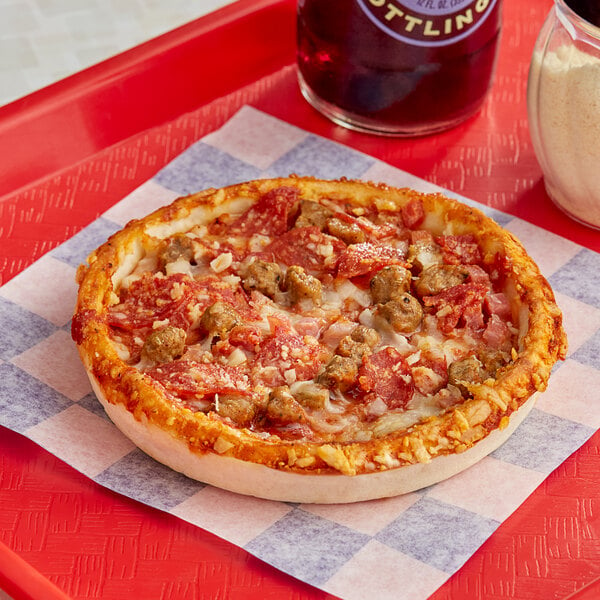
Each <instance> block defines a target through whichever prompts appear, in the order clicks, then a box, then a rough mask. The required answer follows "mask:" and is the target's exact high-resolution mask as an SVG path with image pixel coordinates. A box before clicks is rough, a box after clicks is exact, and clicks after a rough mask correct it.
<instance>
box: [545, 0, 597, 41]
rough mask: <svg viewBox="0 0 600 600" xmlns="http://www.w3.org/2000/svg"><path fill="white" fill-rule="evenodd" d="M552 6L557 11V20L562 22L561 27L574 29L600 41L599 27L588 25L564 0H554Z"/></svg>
mask: <svg viewBox="0 0 600 600" xmlns="http://www.w3.org/2000/svg"><path fill="white" fill-rule="evenodd" d="M554 5H555V7H556V8H557V9H558V10H557V14H558V17H559V19H561V21H563V25H564V26H565V27H566V28H567V29H569V26H571V27H573V26H574V27H576V28H577V29H579V30H580V31H583V32H585V33H586V34H587V35H589V36H591V37H593V38H595V39H598V40H600V27H598V26H596V25H594V24H593V23H590V22H589V21H587V20H586V19H584V18H583V17H582V16H581V15H580V14H578V13H577V12H575V11H574V10H573V9H572V8H571V7H570V6H569V5H568V4H567V2H566V0H554ZM565 19H566V20H567V22H566V23H565Z"/></svg>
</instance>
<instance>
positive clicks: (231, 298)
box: [109, 273, 260, 331]
mask: <svg viewBox="0 0 600 600" xmlns="http://www.w3.org/2000/svg"><path fill="white" fill-rule="evenodd" d="M218 300H220V301H222V302H227V303H228V304H231V305H232V306H233V307H234V308H235V309H236V310H237V311H238V313H239V314H240V316H241V317H242V318H243V319H244V320H250V321H258V320H260V315H258V314H257V313H256V312H255V311H254V310H253V309H252V308H251V307H250V306H249V304H248V299H247V297H246V295H245V293H244V291H243V290H242V289H241V288H240V287H238V288H231V287H230V286H229V285H228V284H226V283H225V282H223V281H221V280H220V279H219V278H218V277H215V276H212V275H209V276H207V277H203V278H202V279H199V280H194V279H191V278H190V277H188V276H187V275H184V274H182V273H176V274H174V275H170V276H169V277H156V276H154V275H152V274H150V273H144V274H143V275H142V276H141V277H140V278H139V279H137V280H136V281H134V282H133V283H132V284H131V286H130V287H129V289H128V290H127V292H126V294H125V297H124V300H123V302H121V303H120V304H117V305H116V306H114V307H112V308H111V310H110V311H109V324H110V325H112V326H113V327H119V328H121V329H125V330H130V331H133V330H136V329H144V328H147V327H152V324H153V323H154V322H155V321H165V320H168V322H169V324H170V325H172V326H173V327H181V328H182V329H185V330H187V329H188V328H189V327H190V326H191V324H192V323H193V321H194V320H195V318H196V317H197V315H198V313H199V312H201V311H203V310H204V309H205V308H206V307H207V306H210V305H211V304H214V303H215V302H217V301H218Z"/></svg>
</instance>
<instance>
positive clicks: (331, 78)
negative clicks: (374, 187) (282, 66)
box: [297, 0, 501, 135]
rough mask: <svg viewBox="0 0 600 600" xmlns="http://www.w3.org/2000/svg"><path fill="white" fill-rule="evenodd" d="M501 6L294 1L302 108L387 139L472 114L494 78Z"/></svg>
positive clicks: (418, 0)
mask: <svg viewBox="0 0 600 600" xmlns="http://www.w3.org/2000/svg"><path fill="white" fill-rule="evenodd" d="M500 5H501V1H500V0H298V19H297V34H298V75H299V81H300V88H301V90H302V93H303V95H304V96H305V97H306V99H307V100H308V101H309V102H310V103H311V104H312V105H313V106H314V107H315V108H317V109H318V110H319V111H320V112H322V113H323V114H324V115H326V116H327V117H329V118H330V119H332V120H333V121H335V122H336V123H338V124H340V125H344V126H346V127H349V128H351V129H357V130H361V131H367V132H373V133H379V134H389V135H419V134H426V133H432V132H435V131H440V130H443V129H447V128H449V127H452V126H453V125H456V124H458V123H460V122H461V121H463V120H464V119H466V118H467V117H469V116H471V115H472V114H474V113H475V112H476V111H477V110H478V109H479V108H480V106H481V104H482V103H483V100H484V98H485V96H486V93H487V91H488V89H489V87H490V84H491V81H492V76H493V72H494V67H495V62H496V54H497V49H498V41H499V37H500V24H501V11H500Z"/></svg>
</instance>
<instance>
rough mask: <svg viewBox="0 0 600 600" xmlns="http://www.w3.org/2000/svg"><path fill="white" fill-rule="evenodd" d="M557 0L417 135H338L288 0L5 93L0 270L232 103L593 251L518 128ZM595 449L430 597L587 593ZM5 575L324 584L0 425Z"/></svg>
mask: <svg viewBox="0 0 600 600" xmlns="http://www.w3.org/2000/svg"><path fill="white" fill-rule="evenodd" d="M550 6H551V1H550V0H530V1H529V2H522V1H520V0H505V3H504V22H505V27H504V32H503V39H502V47H501V53H500V58H499V64H498V71H497V75H496V80H495V85H494V88H493V91H492V93H491V95H490V97H489V99H488V101H487V102H486V105H485V107H484V108H483V110H482V111H481V113H480V114H479V115H477V116H476V117H474V118H473V119H471V120H469V121H468V122H467V123H465V124H463V125H462V126H460V127H457V128H455V129H453V130H451V131H448V132H445V133H442V134H439V135H436V136H430V137H424V138H420V139H411V140H401V139H388V138H379V137H372V136H368V135H363V134H359V133H353V132H350V131H346V130H344V129H342V128H339V127H337V126H335V125H333V124H331V123H330V122H328V121H327V120H326V119H324V118H322V117H321V116H320V115H319V114H318V113H317V112H316V111H314V110H313V109H312V108H311V107H310V106H308V105H307V104H306V102H304V100H303V99H302V97H301V95H300V93H299V91H298V87H297V84H296V74H295V68H294V53H295V47H294V44H295V34H294V20H295V1H294V0H240V1H239V2H237V3H235V4H233V5H230V6H228V7H226V8H224V9H222V10H220V11H217V12H216V13H213V14H210V15H208V16H207V17H203V18H201V19H198V20H196V21H194V22H192V23H190V24H188V25H186V26H184V27H181V28H179V29H177V30H175V31H173V32H170V33H168V34H166V35H164V36H161V37H159V38H156V39H154V40H152V41H150V42H148V43H146V44H143V45H141V46H138V47H136V48H134V49H132V50H130V51H128V52H125V53H123V54H121V55H119V56H117V57H115V58H112V59H110V60H108V61H105V62H103V63H101V64H99V65H96V66H94V67H92V68H90V69H87V70H85V71H83V72H81V73H78V74H76V75H74V76H72V77H70V78H68V79H65V80H63V81H60V82H58V83H57V84H54V85H52V86H50V87H48V88H45V89H43V90H41V91H39V92H36V93H34V94H31V95H30V96H27V97H25V98H23V99H21V100H18V101H16V102H13V103H11V104H9V105H7V106H5V107H3V108H0V159H1V160H0V174H1V176H0V281H2V282H6V281H8V280H9V279H10V278H11V277H13V276H14V275H16V274H17V273H18V272H20V271H21V270H22V269H23V268H25V267H26V266H27V265H28V264H30V263H32V262H33V261H34V260H36V259H37V258H39V257H40V256H41V255H43V254H44V253H45V252H47V251H48V250H50V249H51V248H53V247H55V246H56V245H58V244H59V243H61V242H62V241H64V240H65V239H68V238H69V237H70V236H72V235H73V234H74V233H75V232H76V231H78V230H79V229H81V228H82V227H83V226H85V225H86V224H88V223H90V222H91V221H93V220H94V219H95V218H96V217H97V216H98V215H99V214H101V213H102V212H103V211H104V210H106V209H107V208H109V207H110V206H111V205H112V204H114V203H115V202H117V201H118V200H120V199H121V198H122V197H123V196H124V195H125V194H127V193H128V192H130V191H131V190H133V189H134V188H135V187H137V186H138V185H139V184H140V183H142V182H143V181H145V180H146V179H148V178H149V177H151V176H152V175H153V174H154V173H155V172H156V171H157V170H159V169H160V168H161V167H162V166H163V165H164V164H165V163H166V162H167V161H168V160H170V159H171V158H173V157H174V156H176V155H177V154H178V153H179V152H181V151H182V150H184V149H185V148H186V147H188V146H189V145H190V144H191V143H192V142H193V141H195V140H196V139H198V138H199V137H201V136H202V135H204V134H205V133H208V132H209V131H212V130H213V129H215V128H216V127H218V126H220V125H221V124H222V123H224V122H225V121H226V120H227V119H228V118H229V117H230V116H231V115H232V114H233V113H234V112H235V111H236V110H237V109H238V108H239V107H240V106H242V105H243V104H250V105H253V106H255V107H257V108H259V109H261V110H263V111H265V112H267V113H270V114H272V115H275V116H277V117H280V118H282V119H284V120H286V121H288V122H290V123H293V124H296V125H298V126H300V127H302V128H304V129H306V130H309V131H312V132H315V133H317V134H320V135H323V136H326V137H328V138H331V139H334V140H336V141H338V142H341V143H343V144H348V145H350V146H352V147H354V148H357V149H359V150H362V151H364V152H367V153H369V154H371V155H373V156H376V157H378V158H380V159H382V160H384V161H386V162H388V163H391V164H393V165H396V166H398V167H400V168H402V169H405V170H407V171H409V172H411V173H413V174H415V175H418V176H420V177H423V178H424V179H427V180H429V181H432V182H434V183H436V184H438V185H441V186H444V187H447V188H449V189H452V190H453V191H456V192H459V193H462V194H464V195H465V196H468V197H470V198H473V199H475V200H478V201H480V202H482V203H485V204H488V205H490V206H494V207H496V208H499V209H501V210H504V211H506V212H510V213H512V214H515V215H517V216H520V217H522V218H524V219H526V220H529V221H531V222H534V223H536V224H538V225H541V226H542V227H545V228H546V229H548V230H551V231H553V232H556V233H558V234H560V235H562V236H564V237H567V238H569V239H571V240H574V241H576V242H578V243H580V244H583V245H585V246H587V247H589V248H592V249H594V250H600V234H598V233H597V232H595V231H592V230H590V229H587V228H585V227H583V226H581V225H579V224H577V223H575V222H573V221H571V220H569V219H568V218H567V217H565V216H564V215H563V214H562V213H561V212H560V211H559V210H558V209H556V208H555V207H554V205H553V204H552V203H551V202H550V200H549V199H548V197H547V195H546V194H545V192H544V189H543V184H542V181H541V174H540V170H539V167H538V164H537V161H536V160H535V156H534V154H533V150H532V147H531V143H530V140H529V134H528V129H527V117H526V105H525V87H526V77H527V69H528V64H529V59H530V55H531V51H532V48H533V44H534V40H535V37H536V35H537V32H538V31H539V29H540V27H541V24H542V21H543V19H544V17H545V15H546V13H547V12H548V10H549V8H550ZM599 453H600V435H599V434H596V435H595V436H593V438H592V439H591V440H590V441H589V442H588V443H587V444H585V445H584V446H583V447H582V448H581V449H580V450H579V451H578V452H576V453H575V454H574V455H573V456H571V457H570V458H569V459H568V460H566V461H565V463H563V465H561V466H560V467H559V468H558V469H557V470H556V471H555V472H554V473H552V474H551V475H550V476H549V477H548V478H547V480H546V481H545V482H544V483H543V484H542V485H541V486H540V487H539V488H538V489H537V490H536V491H535V493H534V494H532V496H531V497H530V498H528V500H527V501H526V502H525V503H524V504H523V505H522V506H521V507H520V508H519V509H518V510H517V511H516V513H515V514H513V515H512V516H511V517H510V518H509V519H508V520H507V521H506V522H505V523H504V524H503V525H502V526H501V527H500V528H499V529H498V530H497V531H496V533H494V535H493V536H492V537H491V538H490V539H489V540H488V541H487V542H486V543H485V544H484V546H483V547H482V548H481V549H480V550H479V551H478V552H477V553H476V554H475V555H474V556H473V557H472V558H471V560H469V561H468V562H467V564H466V565H465V566H464V567H463V568H462V569H461V570H460V571H459V572H458V573H457V574H456V575H454V576H453V577H452V578H451V579H450V580H449V581H448V582H447V583H446V584H445V585H444V586H442V587H441V588H440V589H439V590H438V591H437V592H436V593H435V594H434V595H433V596H432V600H449V599H461V600H471V599H473V600H475V599H486V600H495V599H500V598H514V599H519V600H520V599H532V600H537V599H542V598H543V599H546V598H566V597H569V598H577V599H578V600H584V599H585V600H590V599H591V598H597V597H599V596H600V583H599V580H598V577H600V460H599V457H598V456H599ZM241 518H243V516H241ZM399 585H401V582H399ZM0 588H2V589H4V590H6V591H7V592H8V593H9V594H11V595H12V596H13V597H14V598H15V600H20V599H26V600H34V599H35V600H38V599H43V600H53V599H62V600H64V599H65V598H66V597H70V598H74V599H75V598H81V599H84V598H85V599H90V598H102V599H104V600H113V599H114V600H121V599H122V598H126V597H139V598H153V599H155V598H156V599H163V598H164V599H167V598H168V599H169V600H178V599H184V598H185V599H186V600H190V599H191V600H195V599H201V598H211V599H221V598H223V599H225V598H227V599H238V598H239V599H242V598H244V599H246V598H250V599H252V598H257V599H259V598H260V599H261V600H262V599H264V598H267V599H268V598H277V599H284V600H285V599H290V600H292V599H293V600H304V599H306V600H316V599H324V598H332V596H330V595H328V594H325V593H324V592H321V591H319V590H316V589H314V588H312V587H311V586H308V585H305V584H303V583H301V582H299V581H297V580H295V579H293V578H291V577H289V576H287V575H284V574H282V573H280V572H279V571H277V570H276V569H274V568H272V567H270V566H269V565H266V564H264V563H263V562H261V561H260V560H258V559H256V558H254V557H252V556H250V555H249V554H247V553H246V552H245V551H244V550H241V549H239V548H237V547H235V546H233V545H231V544H229V543H227V542H225V541H223V540H221V539H219V538H217V537H215V536H213V535H211V534H209V533H207V532H205V531H203V530H201V529H199V528H197V527H194V526H192V525H190V524H188V523H185V522H184V521H181V520H179V519H178V518H176V517H173V516H171V515H168V514H165V513H162V512H160V511H157V510H154V509H152V508H149V507H146V506H144V505H142V504H139V503H137V502H135V501H132V500H129V499H127V498H124V497H122V496H119V495H117V494H114V493H112V492H110V491H109V490H106V489H105V488H102V487H101V486H99V485H97V484H95V483H94V482H93V481H91V480H89V479H88V478H86V477H84V476H82V475H81V474H79V473H78V472H76V471H75V470H73V469H72V468H71V467H69V466H67V465H65V464H64V463H63V462H61V461H60V460H58V459H56V458H55V457H53V456H52V455H50V454H48V453H47V452H45V451H44V450H41V449H40V448H39V447H38V446H37V445H35V444H34V443H32V442H31V441H29V440H27V439H25V438H23V437H21V436H20V435H18V434H16V433H14V432H12V431H9V430H7V429H4V428H1V427H0Z"/></svg>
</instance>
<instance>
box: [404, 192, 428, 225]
mask: <svg viewBox="0 0 600 600" xmlns="http://www.w3.org/2000/svg"><path fill="white" fill-rule="evenodd" d="M400 212H401V213H402V219H403V221H404V224H405V225H406V227H408V228H409V229H414V228H415V227H418V226H419V225H420V224H421V223H422V222H423V219H425V209H424V208H423V201H422V200H421V199H420V198H416V199H414V200H410V201H409V202H408V203H407V204H405V205H404V206H403V207H402V209H401V211H400Z"/></svg>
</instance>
